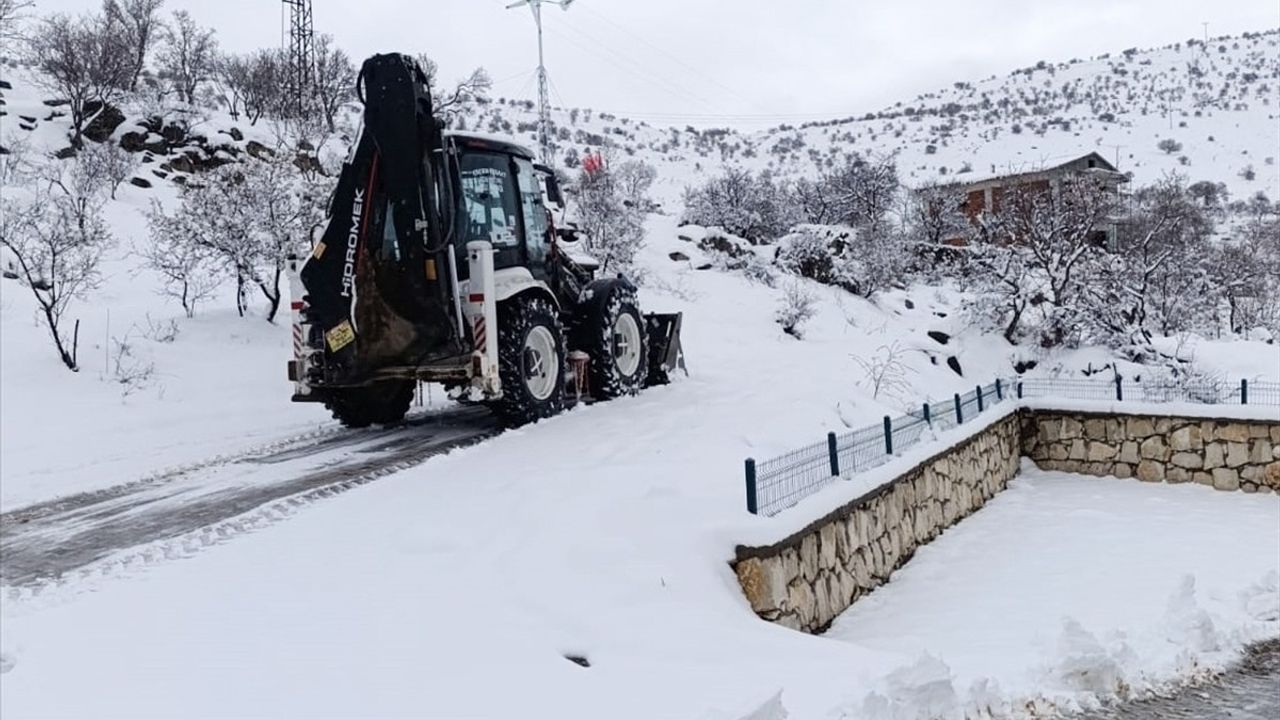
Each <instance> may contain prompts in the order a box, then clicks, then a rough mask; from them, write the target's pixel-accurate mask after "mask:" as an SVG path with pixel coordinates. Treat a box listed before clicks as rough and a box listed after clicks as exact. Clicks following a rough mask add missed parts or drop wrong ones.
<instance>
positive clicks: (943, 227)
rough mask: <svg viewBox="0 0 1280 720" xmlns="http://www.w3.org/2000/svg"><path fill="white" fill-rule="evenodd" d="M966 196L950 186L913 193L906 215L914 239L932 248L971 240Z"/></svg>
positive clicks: (929, 187) (928, 188)
mask: <svg viewBox="0 0 1280 720" xmlns="http://www.w3.org/2000/svg"><path fill="white" fill-rule="evenodd" d="M964 201H965V198H964V195H963V193H962V192H961V191H959V190H958V189H956V188H953V187H947V186H939V185H933V186H927V187H922V188H918V189H916V190H915V191H913V192H911V193H910V195H909V196H908V198H907V201H906V212H905V213H904V215H905V218H906V222H907V227H908V230H909V232H910V233H911V236H912V238H913V239H915V240H916V241H917V242H922V243H926V244H929V245H941V244H942V243H944V242H946V241H948V240H951V239H953V238H967V236H968V235H969V231H970V225H969V220H968V218H966V217H965V215H964V212H963V210H962V207H963V205H964Z"/></svg>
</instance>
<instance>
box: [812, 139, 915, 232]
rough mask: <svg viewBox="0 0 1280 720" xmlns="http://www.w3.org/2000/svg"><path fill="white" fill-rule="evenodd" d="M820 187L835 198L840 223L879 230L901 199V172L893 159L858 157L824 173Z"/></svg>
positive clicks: (848, 159)
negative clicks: (899, 180)
mask: <svg viewBox="0 0 1280 720" xmlns="http://www.w3.org/2000/svg"><path fill="white" fill-rule="evenodd" d="M819 186H820V187H821V190H822V192H824V193H826V194H827V196H828V197H829V198H830V199H831V200H830V201H831V203H832V204H833V205H834V210H835V215H836V218H837V220H838V221H839V222H842V223H845V224H847V225H850V226H852V227H858V228H868V229H873V230H879V229H881V228H882V225H883V222H884V219H885V216H886V215H887V214H888V212H889V210H890V208H892V207H893V204H894V201H895V199H896V197H897V193H898V188H899V182H898V169H897V167H896V166H895V165H894V162H893V160H892V159H890V158H882V157H873V158H864V157H862V156H861V155H856V154H855V155H852V156H849V157H848V158H846V159H845V162H844V164H843V165H841V166H840V167H838V168H837V169H835V170H834V171H832V172H829V173H826V174H824V175H823V176H822V179H821V180H820V181H819Z"/></svg>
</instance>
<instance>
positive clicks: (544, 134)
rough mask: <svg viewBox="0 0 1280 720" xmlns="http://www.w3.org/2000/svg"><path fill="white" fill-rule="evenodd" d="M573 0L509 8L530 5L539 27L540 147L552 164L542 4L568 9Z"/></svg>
mask: <svg viewBox="0 0 1280 720" xmlns="http://www.w3.org/2000/svg"><path fill="white" fill-rule="evenodd" d="M571 4H573V0H519V1H518V2H513V3H511V4H510V5H508V6H507V9H508V10H510V9H511V8H517V7H521V6H524V5H528V6H529V9H530V10H532V11H533V24H534V25H536V26H537V27H538V149H539V151H540V152H541V154H542V162H544V163H546V164H547V165H550V164H551V100H550V99H549V98H548V97H547V66H546V65H545V64H544V63H543V58H542V6H543V5H559V6H560V9H561V10H568V9H569V6H570V5H571Z"/></svg>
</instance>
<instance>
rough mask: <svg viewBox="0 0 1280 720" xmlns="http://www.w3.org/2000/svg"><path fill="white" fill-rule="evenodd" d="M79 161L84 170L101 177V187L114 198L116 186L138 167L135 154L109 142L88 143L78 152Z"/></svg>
mask: <svg viewBox="0 0 1280 720" xmlns="http://www.w3.org/2000/svg"><path fill="white" fill-rule="evenodd" d="M79 157H80V162H81V163H82V164H83V165H84V166H85V170H84V172H88V173H90V174H92V175H93V176H94V177H97V178H101V181H102V184H103V187H105V188H107V190H108V192H110V194H111V199H112V200H115V199H116V188H118V187H120V183H122V182H124V181H125V180H128V179H129V176H131V175H133V172H134V170H136V169H137V167H138V161H137V160H136V159H135V158H136V156H135V155H134V154H133V153H131V152H129V151H128V150H125V149H124V148H122V147H120V146H119V145H117V144H115V143H111V142H105V143H90V144H89V145H87V146H86V147H85V148H84V149H82V150H81V151H80V153H79Z"/></svg>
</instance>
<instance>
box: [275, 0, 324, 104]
mask: <svg viewBox="0 0 1280 720" xmlns="http://www.w3.org/2000/svg"><path fill="white" fill-rule="evenodd" d="M283 2H284V4H285V5H288V6H289V79H288V84H289V104H290V107H289V110H290V112H291V114H292V115H293V116H294V117H296V118H301V117H303V115H305V114H306V111H307V106H308V105H309V100H310V99H311V90H312V85H313V84H314V77H315V63H316V54H315V29H314V27H313V26H312V23H311V0H283Z"/></svg>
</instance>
